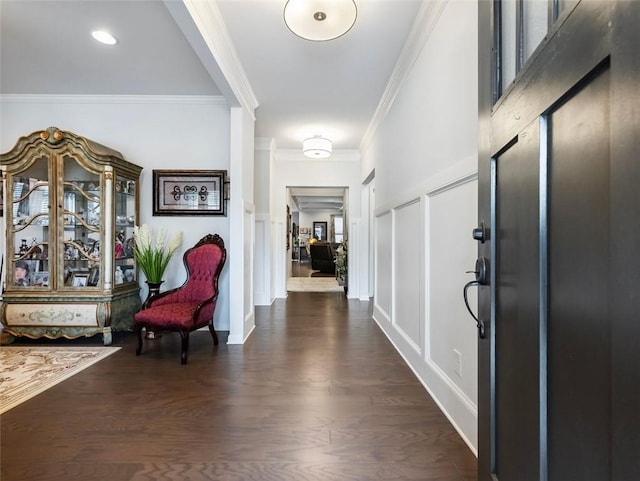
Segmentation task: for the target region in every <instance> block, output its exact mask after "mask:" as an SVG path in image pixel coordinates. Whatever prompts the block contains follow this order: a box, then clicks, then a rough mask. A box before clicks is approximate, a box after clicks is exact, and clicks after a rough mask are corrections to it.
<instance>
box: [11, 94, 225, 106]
mask: <svg viewBox="0 0 640 481" xmlns="http://www.w3.org/2000/svg"><path fill="white" fill-rule="evenodd" d="M0 102H3V103H38V104H42V103H44V104H148V105H151V104H181V105H185V104H189V105H205V104H207V105H226V106H228V105H229V103H228V101H227V99H225V98H224V97H223V96H221V95H67V94H64V95H48V94H3V95H0Z"/></svg>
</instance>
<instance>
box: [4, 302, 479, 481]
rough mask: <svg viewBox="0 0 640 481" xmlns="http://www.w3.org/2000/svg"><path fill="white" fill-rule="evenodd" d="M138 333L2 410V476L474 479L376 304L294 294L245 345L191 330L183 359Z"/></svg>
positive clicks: (119, 338)
mask: <svg viewBox="0 0 640 481" xmlns="http://www.w3.org/2000/svg"><path fill="white" fill-rule="evenodd" d="M134 341H135V340H134V336H133V335H132V334H128V333H120V334H118V335H116V338H115V341H114V345H119V346H122V347H123V348H122V349H121V350H120V351H118V352H117V353H115V354H114V355H112V356H110V357H108V358H106V359H104V360H103V361H100V362H99V363H97V364H95V365H93V366H91V367H89V368H88V369H86V370H85V371H83V372H81V373H80V374H77V375H75V376H73V377H71V378H70V379H68V380H67V381H64V382H63V383H61V384H58V385H57V386H55V387H53V388H51V389H49V390H48V391H45V392H44V393H42V394H40V395H38V396H36V397H35V398H33V399H31V400H29V401H27V402H25V403H23V404H21V405H20V406H18V407H16V408H14V409H12V410H10V411H8V412H7V413H5V414H3V415H2V417H1V418H0V424H1V433H0V434H1V438H0V442H1V445H0V448H1V451H0V456H1V458H0V463H1V468H0V470H1V474H2V480H3V481H45V480H46V481H57V480H60V481H62V480H64V481H107V480H109V481H129V480H131V481H158V480H163V481H174V480H175V481H185V480H186V481H200V480H202V481H205V480H207V481H210V480H220V481H338V480H339V481H394V480H405V481H414V480H415V481H430V480H438V481H472V480H476V474H475V473H476V459H475V457H474V456H473V454H472V453H471V452H470V451H469V449H468V448H467V446H466V445H465V444H464V443H463V441H462V440H461V439H460V437H459V436H458V434H457V433H456V432H455V430H454V429H453V428H452V427H451V425H450V424H449V422H448V421H447V419H446V418H445V417H444V415H443V414H442V413H441V412H440V411H439V410H438V408H437V406H436V405H435V403H434V402H433V401H432V400H431V399H430V397H429V395H428V394H427V392H426V391H425V390H424V388H423V387H422V385H421V384H420V383H419V382H418V380H417V379H416V378H415V376H414V375H413V373H412V372H411V370H410V369H409V368H408V367H407V366H406V364H405V363H404V361H403V360H402V359H401V357H400V356H399V355H398V354H397V352H396V351H395V350H394V348H393V347H392V346H391V344H390V343H389V342H388V340H387V339H386V337H385V336H384V335H383V334H382V332H381V331H380V329H379V328H378V327H377V325H376V324H375V322H374V321H373V320H372V319H371V306H370V303H367V302H360V301H354V300H349V299H346V298H345V296H344V294H340V293H307V292H296V293H291V294H290V295H289V298H288V299H287V300H277V301H276V302H275V303H274V304H273V305H272V306H270V307H260V308H257V309H256V329H255V331H254V333H253V334H252V335H251V337H250V338H249V340H248V341H247V342H246V343H245V344H244V345H226V344H225V336H224V335H222V336H221V344H220V345H219V346H217V347H215V348H214V347H213V343H212V342H211V338H210V336H209V333H208V332H201V331H198V332H196V333H193V334H192V339H191V349H190V356H189V363H188V364H187V365H184V366H183V365H180V361H179V353H180V340H179V335H177V334H165V335H164V336H162V337H161V338H160V339H157V340H153V341H147V342H146V344H145V346H144V350H143V354H142V355H141V356H140V357H136V356H135V354H134V351H135V342H134ZM52 342H53V341H50V342H48V343H49V344H50V343H52ZM56 342H61V341H56ZM66 342H75V343H98V344H99V343H100V339H99V338H97V337H96V338H92V339H89V340H82V341H66Z"/></svg>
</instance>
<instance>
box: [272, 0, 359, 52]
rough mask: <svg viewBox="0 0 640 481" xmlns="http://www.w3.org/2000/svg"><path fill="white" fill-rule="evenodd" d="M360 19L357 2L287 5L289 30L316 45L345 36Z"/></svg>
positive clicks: (308, 0) (307, 0) (296, 0)
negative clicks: (357, 18)
mask: <svg viewBox="0 0 640 481" xmlns="http://www.w3.org/2000/svg"><path fill="white" fill-rule="evenodd" d="M357 16H358V9H357V7H356V2H355V1H354V0H288V1H287V3H286V5H285V6H284V23H286V24H287V27H288V28H289V30H291V31H292V32H293V33H294V34H296V35H297V36H298V37H302V38H304V39H307V40H312V41H314V42H323V41H325V40H333V39H334V38H338V37H340V36H342V35H344V34H345V33H347V32H348V31H349V30H351V27H353V24H354V23H355V22H356V17H357Z"/></svg>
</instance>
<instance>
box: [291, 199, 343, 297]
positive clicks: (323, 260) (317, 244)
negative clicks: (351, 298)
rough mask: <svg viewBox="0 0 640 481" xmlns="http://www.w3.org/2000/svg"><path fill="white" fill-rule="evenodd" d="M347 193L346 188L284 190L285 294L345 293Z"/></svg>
mask: <svg viewBox="0 0 640 481" xmlns="http://www.w3.org/2000/svg"><path fill="white" fill-rule="evenodd" d="M347 193H348V190H347V188H346V187H287V206H288V209H289V211H290V214H289V219H288V229H287V230H288V235H289V236H290V239H289V243H288V245H289V246H290V250H289V261H290V262H289V269H288V272H287V291H290V292H300V291H302V292H327V291H329V292H333V291H335V292H341V291H343V290H345V288H344V282H345V280H346V279H344V274H345V272H343V270H342V268H341V266H342V264H341V263H340V261H341V260H342V257H344V256H346V245H347V244H346V240H347V232H346V228H345V226H346V225H347V223H346V219H345V213H346V209H345V206H346V205H347ZM341 256H342V257H341ZM345 265H346V263H345ZM336 266H338V269H336Z"/></svg>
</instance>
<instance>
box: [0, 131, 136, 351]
mask: <svg viewBox="0 0 640 481" xmlns="http://www.w3.org/2000/svg"><path fill="white" fill-rule="evenodd" d="M0 168H1V169H2V182H3V186H4V189H3V192H4V204H3V206H4V218H3V220H4V227H5V239H4V241H5V245H4V250H3V251H4V253H5V260H4V266H5V269H6V271H5V275H4V282H3V286H2V287H3V289H2V303H1V305H0V316H1V317H0V320H1V321H2V324H3V325H4V332H6V333H9V334H12V335H14V336H26V337H30V338H40V337H48V338H58V337H66V338H77V337H81V336H93V335H95V334H103V336H104V344H105V345H108V344H111V341H112V339H111V337H112V335H111V331H112V329H113V330H127V329H129V328H130V327H131V326H132V324H133V315H134V314H135V313H136V312H137V311H138V310H140V295H139V286H138V281H137V268H136V263H135V258H134V252H133V247H134V246H133V230H134V225H135V224H136V223H137V216H138V187H139V179H140V172H141V171H142V168H141V167H139V166H137V165H135V164H132V163H130V162H127V161H126V160H125V159H124V157H123V156H122V154H120V153H119V152H116V151H115V150H112V149H110V148H108V147H105V146H103V145H100V144H97V143H95V142H93V141H91V140H89V139H87V138H85V137H81V136H79V135H76V134H74V133H71V132H66V131H62V130H59V129H58V128H56V127H50V128H48V129H46V130H43V131H39V132H34V133H32V134H30V135H28V136H25V137H21V138H20V139H18V142H17V143H16V145H15V147H14V148H13V149H12V150H11V151H9V152H7V153H5V154H2V155H0Z"/></svg>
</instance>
